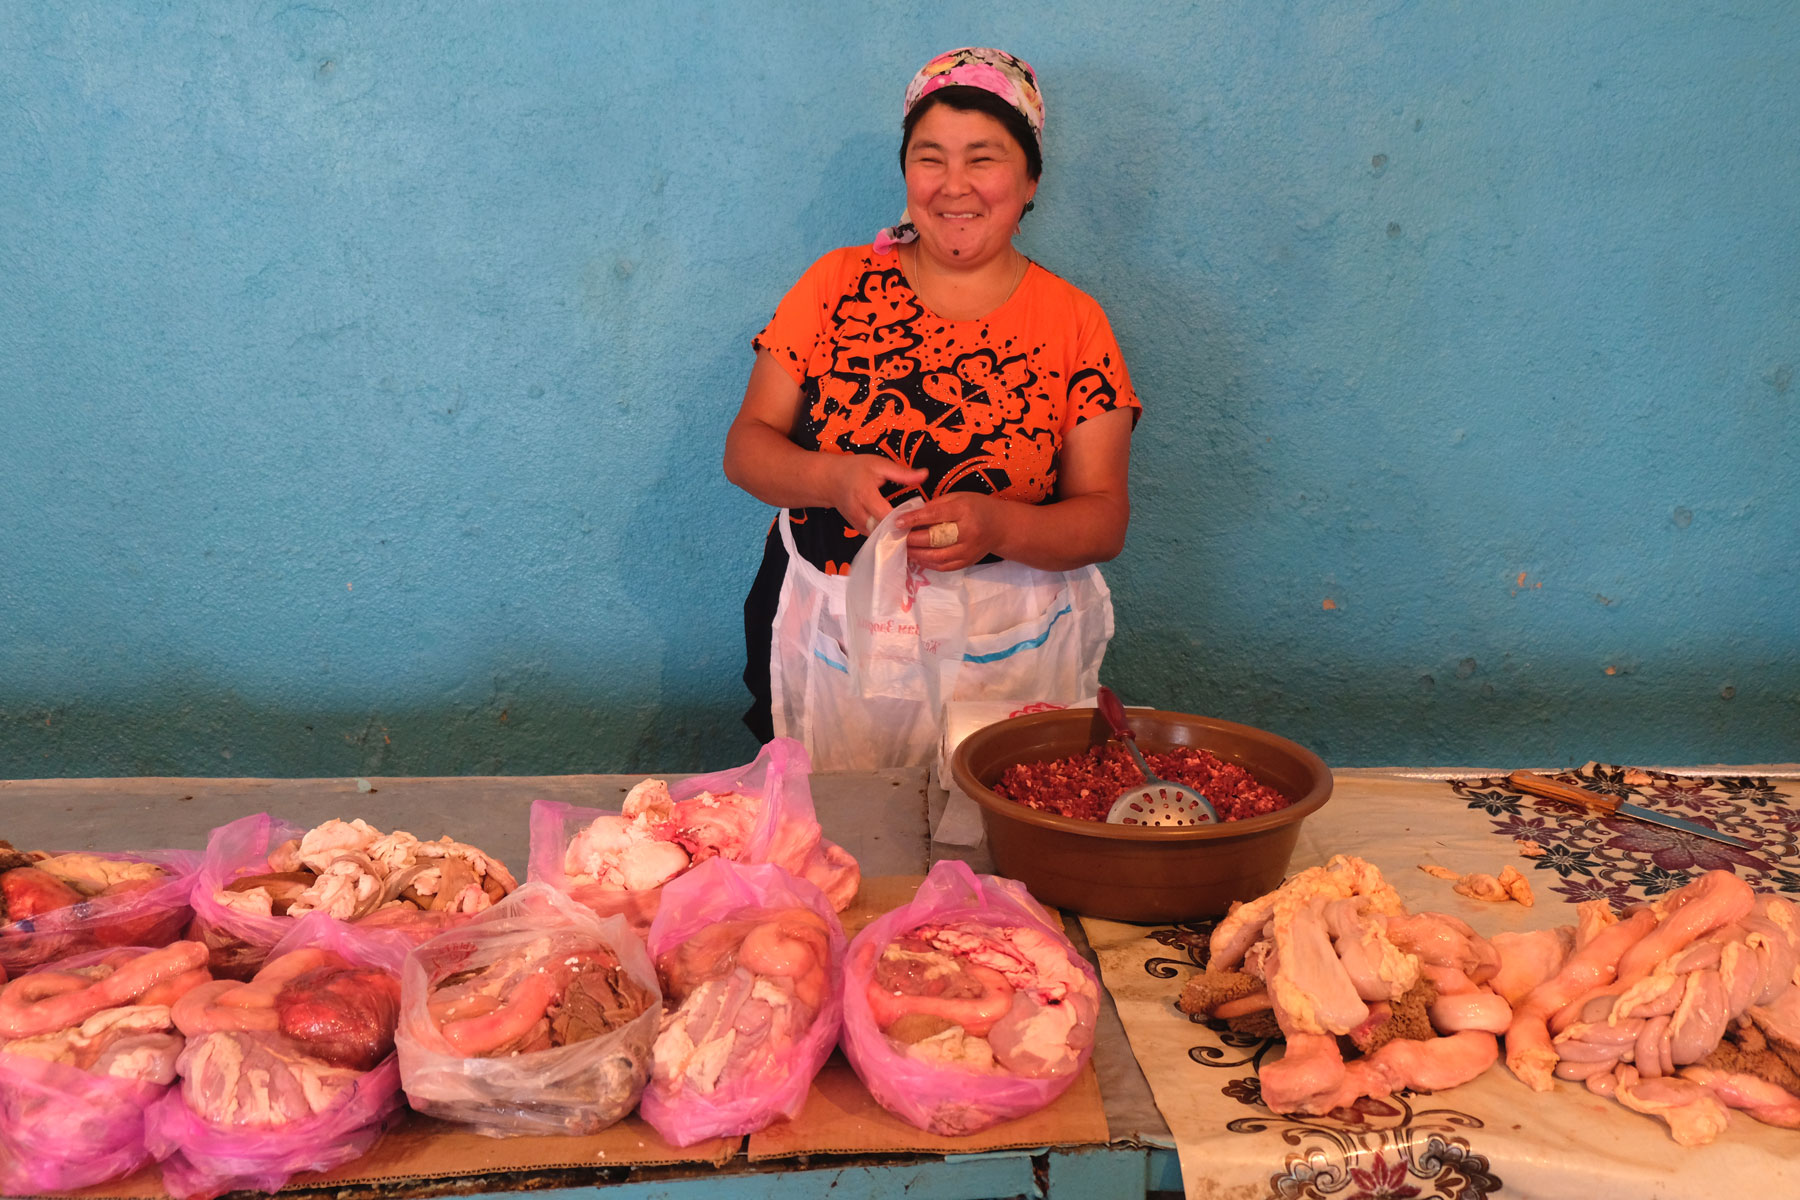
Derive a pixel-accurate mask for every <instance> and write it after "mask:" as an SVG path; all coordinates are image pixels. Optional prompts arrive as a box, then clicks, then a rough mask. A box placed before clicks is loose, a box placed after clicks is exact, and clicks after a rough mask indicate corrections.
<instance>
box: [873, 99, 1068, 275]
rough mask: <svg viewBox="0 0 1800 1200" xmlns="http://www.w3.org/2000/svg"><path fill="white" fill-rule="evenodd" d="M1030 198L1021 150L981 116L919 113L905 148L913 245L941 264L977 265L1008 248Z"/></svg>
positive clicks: (1033, 187) (1031, 182)
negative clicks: (915, 234) (915, 242)
mask: <svg viewBox="0 0 1800 1200" xmlns="http://www.w3.org/2000/svg"><path fill="white" fill-rule="evenodd" d="M1036 194H1037V181H1036V180H1035V179H1032V178H1031V177H1030V175H1029V174H1028V172H1027V168H1026V162H1025V150H1024V148H1023V147H1022V146H1020V145H1019V143H1018V142H1017V141H1015V140H1014V138H1013V136H1012V134H1010V133H1008V132H1007V131H1006V126H1004V125H1002V124H1001V123H1000V122H999V121H996V120H995V119H994V118H993V117H990V116H988V115H987V114H986V113H983V112H965V111H963V110H961V109H956V108H951V107H950V106H949V105H947V104H938V105H934V106H933V107H931V108H930V109H927V110H926V112H925V115H924V116H922V117H920V118H919V120H918V123H917V124H915V125H914V126H913V134H912V140H911V141H910V142H908V143H907V146H906V211H907V215H908V216H909V217H910V218H911V219H912V223H913V227H914V228H915V229H917V230H918V231H919V247H920V249H921V250H923V251H924V252H925V253H927V254H929V255H931V256H932V258H933V259H934V260H936V261H937V262H939V263H941V264H942V265H944V266H948V267H956V268H968V267H978V266H982V265H983V264H985V263H988V262H990V261H992V260H993V259H994V258H995V257H996V256H997V255H1000V254H1002V253H1004V252H1005V251H1006V249H1007V248H1008V247H1009V246H1010V245H1011V244H1012V236H1013V234H1014V233H1016V232H1017V231H1018V227H1019V216H1020V214H1022V213H1023V212H1024V211H1025V205H1026V204H1027V203H1029V202H1030V200H1031V198H1032V197H1033V196H1034V195H1036Z"/></svg>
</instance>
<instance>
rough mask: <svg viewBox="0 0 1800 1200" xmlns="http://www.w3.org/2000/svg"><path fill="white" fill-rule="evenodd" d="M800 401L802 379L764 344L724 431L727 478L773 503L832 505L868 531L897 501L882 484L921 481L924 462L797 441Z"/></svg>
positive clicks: (803, 506)
mask: <svg viewBox="0 0 1800 1200" xmlns="http://www.w3.org/2000/svg"><path fill="white" fill-rule="evenodd" d="M802 407H803V401H802V398H801V395H800V385H799V384H798V383H796V382H794V379H793V377H792V376H790V375H789V374H788V373H787V371H786V370H784V369H783V368H782V366H781V364H779V363H777V362H776V361H775V357H774V356H773V355H772V354H770V353H769V352H768V351H767V350H758V351H757V352H756V365H755V366H754V367H752V368H751V369H750V382H749V384H748V385H747V386H746V387H745V388H744V402H743V404H742V406H740V407H739V409H738V415H737V418H736V419H735V420H734V421H732V423H731V428H730V430H728V431H727V432H726V434H725V478H727V479H729V480H731V482H733V483H735V484H737V485H738V486H739V487H741V488H743V489H744V490H745V491H746V492H749V493H750V494H751V495H752V496H755V497H756V498H757V499H758V500H761V501H762V502H763V503H764V504H773V505H774V506H775V507H776V508H835V509H837V510H838V511H839V512H840V513H842V514H843V515H844V519H845V520H847V521H849V522H850V523H851V524H853V525H855V526H856V527H857V529H859V530H861V531H862V532H864V533H867V532H869V531H870V530H871V529H874V528H875V526H876V525H877V524H879V523H880V521H881V518H883V517H885V516H887V515H888V513H889V512H890V511H891V510H892V508H893V506H892V505H891V504H889V503H888V501H887V497H885V496H883V495H882V494H881V488H882V485H883V484H888V483H898V484H903V485H905V486H906V487H916V486H918V485H919V484H921V483H924V482H925V475H926V472H925V470H924V468H922V467H921V468H919V469H917V470H915V469H913V468H910V467H903V466H901V465H900V464H899V463H897V462H895V461H894V460H893V459H891V458H883V457H881V456H880V455H877V454H834V453H823V452H821V451H818V450H802V449H801V448H800V447H799V446H797V445H795V444H794V431H795V430H796V429H797V428H799V426H800V420H801V416H802V411H801V410H802Z"/></svg>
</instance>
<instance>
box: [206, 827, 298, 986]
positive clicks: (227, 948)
mask: <svg viewBox="0 0 1800 1200" xmlns="http://www.w3.org/2000/svg"><path fill="white" fill-rule="evenodd" d="M305 832H306V830H304V829H302V828H301V827H300V826H298V825H295V824H294V823H293V822H291V821H283V820H281V819H280V818H278V817H272V816H270V815H269V814H268V813H257V814H255V815H254V816H249V817H239V818H238V819H237V820H235V821H232V822H230V823H229V824H226V825H221V826H219V827H218V828H217V829H215V830H213V831H212V835H211V836H210V837H208V838H207V839H206V855H205V857H204V858H203V859H202V860H201V863H200V870H199V871H198V872H196V873H195V875H194V885H193V890H192V892H191V893H190V895H189V897H188V902H189V903H190V904H191V905H192V906H193V909H194V920H193V924H191V925H190V926H189V927H188V936H189V937H191V938H193V939H194V940H195V941H200V942H205V943H206V944H207V946H208V948H210V949H211V951H212V958H211V962H210V965H211V967H212V973H213V977H214V978H216V979H249V978H250V977H251V976H252V975H254V974H256V972H257V970H258V968H260V967H261V966H262V965H263V962H264V961H265V960H266V959H267V958H268V957H269V951H270V949H272V948H273V947H274V945H275V943H276V942H279V941H280V940H281V939H282V938H283V937H285V936H287V934H288V932H289V931H290V930H292V929H293V928H294V921H293V920H292V919H291V918H288V917H265V916H261V915H259V914H257V913H247V912H242V911H239V910H238V909H234V908H228V907H226V906H225V905H224V904H222V903H221V902H220V901H219V898H218V893H219V891H220V890H221V889H223V888H224V887H225V886H226V885H227V884H229V883H230V882H231V881H232V880H234V879H237V878H239V877H240V876H244V875H260V874H261V873H263V872H264V871H266V870H268V863H269V853H270V851H272V850H274V849H275V847H277V846H279V845H281V843H283V842H285V841H287V840H288V839H290V838H297V837H299V836H301V835H302V834H303V833H305Z"/></svg>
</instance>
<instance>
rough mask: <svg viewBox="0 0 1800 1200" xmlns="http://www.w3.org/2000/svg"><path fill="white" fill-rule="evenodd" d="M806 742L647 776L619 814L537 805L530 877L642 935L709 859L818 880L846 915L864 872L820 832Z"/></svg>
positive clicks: (786, 741) (779, 742) (779, 741)
mask: <svg viewBox="0 0 1800 1200" xmlns="http://www.w3.org/2000/svg"><path fill="white" fill-rule="evenodd" d="M811 773H812V766H811V763H810V761H809V760H808V759H807V756H806V748H805V747H804V746H802V745H801V744H800V743H799V742H796V741H794V740H793V739H791V738H776V739H775V740H774V741H772V742H770V743H769V744H768V745H766V746H764V747H763V748H762V752H761V753H759V754H758V755H757V756H756V760H755V761H754V762H752V763H750V764H749V765H748V766H744V767H735V768H733V769H731V770H729V771H715V772H713V773H712V774H710V775H696V776H694V777H693V778H691V779H684V780H682V781H681V782H679V783H676V784H674V785H670V784H668V783H665V782H664V781H663V780H661V779H646V780H644V781H643V782H642V783H640V784H638V785H637V786H636V787H634V788H632V789H631V792H630V794H629V795H627V796H626V797H625V803H624V805H623V807H622V808H621V810H620V811H619V812H616V813H615V812H608V811H606V810H604V809H598V808H582V807H580V806H578V805H573V804H564V803H562V802H561V801H557V800H536V801H533V802H532V805H531V862H530V865H529V867H528V869H527V872H526V878H527V879H530V880H532V881H534V882H539V883H547V884H549V885H550V886H552V887H554V888H556V889H557V890H558V891H560V892H564V893H566V894H567V895H569V896H572V897H574V898H575V899H576V900H577V901H579V902H580V903H582V904H584V905H586V906H587V907H588V908H591V909H593V910H594V911H595V912H596V913H599V914H600V915H601V916H612V915H619V916H623V917H625V918H626V919H627V920H628V921H630V922H631V925H632V928H634V929H636V930H637V931H638V932H639V933H640V934H641V933H643V932H644V931H646V930H647V929H648V928H649V926H650V921H651V918H653V917H654V916H655V915H656V906H657V903H658V902H659V900H660V898H661V890H662V886H663V885H664V884H666V883H668V882H669V880H671V879H674V878H675V877H676V876H678V875H680V874H681V873H682V872H683V871H686V870H688V869H689V868H690V867H693V866H696V865H697V864H699V863H703V862H705V861H706V860H707V859H709V858H714V857H718V858H727V859H730V860H731V861H733V862H741V863H774V864H775V865H777V866H779V867H783V868H785V869H786V870H787V871H788V872H789V873H790V874H793V875H797V876H799V877H801V878H802V879H805V880H807V881H809V882H811V883H812V884H813V885H815V886H816V887H817V888H818V889H819V890H820V891H822V892H824V893H825V897H826V899H828V900H830V901H831V906H832V907H833V908H834V909H836V910H837V911H838V912H843V911H844V909H846V908H848V907H850V902H851V901H852V900H854V899H855V898H856V889H857V886H858V884H859V883H860V882H861V878H862V873H861V871H860V870H859V868H858V867H857V865H856V859H855V858H853V857H851V855H850V854H849V852H848V851H846V850H844V849H843V847H841V846H838V845H836V844H835V843H833V842H830V841H827V840H825V839H824V838H823V837H821V836H820V830H819V820H818V817H817V816H815V815H814V813H813V802H812V785H811V783H810V776H811Z"/></svg>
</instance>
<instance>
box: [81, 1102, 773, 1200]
mask: <svg viewBox="0 0 1800 1200" xmlns="http://www.w3.org/2000/svg"><path fill="white" fill-rule="evenodd" d="M742 1143H743V1139H742V1138H712V1139H710V1140H708V1141H704V1142H700V1143H698V1144H696V1145H693V1146H688V1147H685V1148H681V1147H676V1146H671V1145H669V1143H667V1142H665V1141H663V1139H662V1138H661V1137H660V1136H658V1134H657V1132H656V1130H654V1129H652V1128H650V1126H649V1125H647V1124H645V1123H644V1122H643V1121H642V1120H640V1119H639V1118H638V1117H637V1116H636V1115H635V1114H634V1115H632V1116H629V1117H626V1118H625V1119H624V1120H623V1121H620V1122H619V1123H618V1124H617V1125H613V1126H611V1127H610V1128H607V1129H603V1130H601V1131H600V1132H599V1133H596V1134H590V1135H589V1136H587V1137H517V1138H490V1137H483V1136H482V1135H481V1134H478V1133H470V1132H469V1131H468V1130H466V1129H464V1128H462V1127H461V1126H458V1125H452V1124H449V1123H448V1122H444V1121H438V1120H433V1119H432V1118H430V1117H422V1116H420V1115H419V1114H418V1113H407V1114H406V1115H405V1117H404V1118H402V1120H401V1121H400V1123H399V1124H398V1125H397V1126H396V1127H395V1128H393V1129H390V1130H389V1131H388V1132H387V1134H386V1136H384V1137H383V1138H382V1139H381V1141H380V1142H378V1143H376V1146H375V1149H373V1150H371V1151H370V1152H369V1153H367V1154H365V1155H363V1156H362V1157H361V1158H359V1159H357V1160H356V1161H355V1162H350V1163H345V1164H344V1165H343V1166H341V1167H338V1168H336V1169H334V1170H331V1171H325V1172H318V1171H306V1172H302V1173H301V1174H299V1175H296V1176H294V1178H293V1180H292V1181H291V1182H290V1183H289V1185H288V1186H289V1187H292V1188H318V1187H353V1186H360V1185H367V1184H392V1183H400V1182H406V1181H410V1180H429V1179H461V1178H467V1177H471V1176H482V1175H499V1174H505V1173H508V1172H515V1171H516V1172H527V1171H554V1170H560V1169H563V1168H568V1167H656V1166H668V1165H670V1164H673V1163H704V1164H710V1165H712V1166H722V1165H723V1164H725V1163H727V1162H729V1161H730V1160H731V1159H732V1158H733V1157H734V1156H735V1155H736V1154H737V1152H738V1147H739V1146H740V1145H742ZM57 1194H58V1195H63V1196H80V1197H91V1198H92V1200H155V1198H158V1197H163V1196H167V1195H168V1193H167V1191H165V1190H164V1188H163V1185H162V1172H161V1169H160V1168H158V1167H156V1166H154V1165H152V1166H149V1167H146V1168H144V1169H143V1170H141V1171H139V1172H137V1174H135V1175H131V1176H127V1177H126V1178H124V1179H120V1180H115V1181H114V1182H112V1183H108V1184H101V1185H99V1186H97V1187H91V1188H85V1189H83V1190H81V1191H79V1192H59V1193H57Z"/></svg>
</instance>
